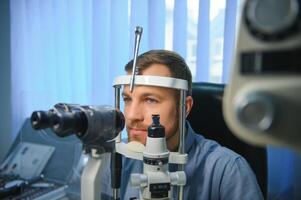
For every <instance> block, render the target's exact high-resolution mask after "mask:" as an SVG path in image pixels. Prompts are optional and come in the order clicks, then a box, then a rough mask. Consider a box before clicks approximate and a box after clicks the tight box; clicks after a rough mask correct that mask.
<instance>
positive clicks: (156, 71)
mask: <svg viewBox="0 0 301 200" xmlns="http://www.w3.org/2000/svg"><path fill="white" fill-rule="evenodd" d="M127 74H129V75H130V74H131V72H128V73H127ZM139 75H149V76H166V77H171V72H170V70H169V68H168V67H167V66H166V65H164V64H160V63H155V64H151V65H149V66H148V67H146V68H144V69H143V70H141V71H139Z"/></svg>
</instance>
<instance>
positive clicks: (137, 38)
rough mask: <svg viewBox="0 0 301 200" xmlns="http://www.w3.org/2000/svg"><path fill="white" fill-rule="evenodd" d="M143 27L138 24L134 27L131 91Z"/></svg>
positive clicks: (136, 72)
mask: <svg viewBox="0 0 301 200" xmlns="http://www.w3.org/2000/svg"><path fill="white" fill-rule="evenodd" d="M142 31H143V28H142V27H140V26H137V27H136V30H135V47H134V58H133V69H132V79H131V83H130V91H131V92H132V91H133V89H134V85H135V76H136V75H137V74H138V73H139V69H138V68H137V66H136V63H137V57H138V51H139V46H140V40H141V35H142Z"/></svg>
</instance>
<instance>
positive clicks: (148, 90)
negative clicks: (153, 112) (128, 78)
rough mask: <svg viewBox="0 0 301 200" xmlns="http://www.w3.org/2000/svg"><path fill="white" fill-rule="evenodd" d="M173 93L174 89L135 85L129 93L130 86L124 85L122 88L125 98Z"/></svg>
mask: <svg viewBox="0 0 301 200" xmlns="http://www.w3.org/2000/svg"><path fill="white" fill-rule="evenodd" d="M174 92H175V90H174V89H170V88H163V87H158V86H146V85H135V87H134V90H133V92H130V86H129V85H125V86H124V87H123V91H122V94H123V95H127V96H131V95H132V94H135V95H156V96H166V95H169V94H173V93H174Z"/></svg>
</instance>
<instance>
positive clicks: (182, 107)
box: [178, 90, 186, 200]
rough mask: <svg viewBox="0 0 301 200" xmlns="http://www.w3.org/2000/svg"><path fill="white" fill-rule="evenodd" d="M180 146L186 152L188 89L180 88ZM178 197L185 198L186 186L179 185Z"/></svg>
mask: <svg viewBox="0 0 301 200" xmlns="http://www.w3.org/2000/svg"><path fill="white" fill-rule="evenodd" d="M179 107H180V108H179V112H180V115H179V131H180V134H179V137H180V138H179V139H180V141H179V148H178V152H179V153H180V154H185V132H186V129H185V119H186V91H185V90H180V105H179ZM178 169H179V171H184V165H179V166H178ZM178 199H179V200H183V199H184V186H179V190H178Z"/></svg>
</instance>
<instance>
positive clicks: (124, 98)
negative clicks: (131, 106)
mask: <svg viewBox="0 0 301 200" xmlns="http://www.w3.org/2000/svg"><path fill="white" fill-rule="evenodd" d="M123 101H124V102H125V103H128V102H130V101H131V98H129V97H123Z"/></svg>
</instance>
